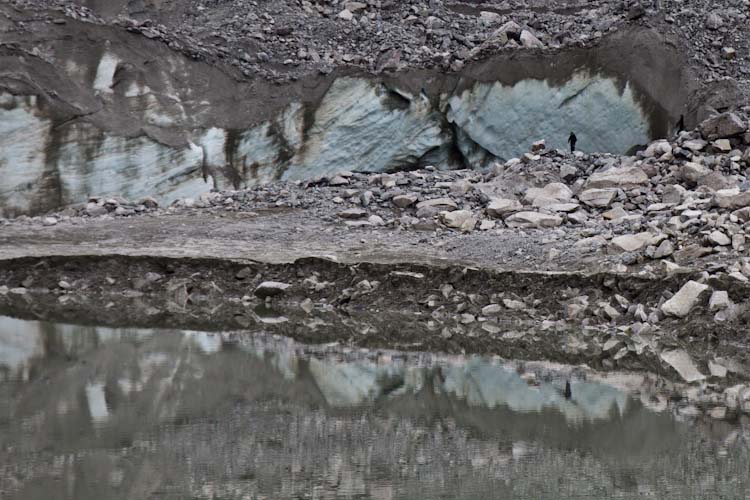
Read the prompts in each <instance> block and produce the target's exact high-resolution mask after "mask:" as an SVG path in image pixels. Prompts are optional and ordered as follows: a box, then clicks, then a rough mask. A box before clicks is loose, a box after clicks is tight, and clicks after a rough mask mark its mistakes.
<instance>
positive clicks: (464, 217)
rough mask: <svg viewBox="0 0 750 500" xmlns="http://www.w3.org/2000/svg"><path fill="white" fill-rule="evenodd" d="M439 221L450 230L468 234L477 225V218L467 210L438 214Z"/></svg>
mask: <svg viewBox="0 0 750 500" xmlns="http://www.w3.org/2000/svg"><path fill="white" fill-rule="evenodd" d="M440 220H441V221H442V222H443V224H445V225H446V226H448V227H450V228H452V229H458V230H460V231H462V232H470V231H473V230H474V227H475V226H476V225H477V218H476V217H475V216H474V214H473V213H472V212H471V211H469V210H455V211H453V212H440Z"/></svg>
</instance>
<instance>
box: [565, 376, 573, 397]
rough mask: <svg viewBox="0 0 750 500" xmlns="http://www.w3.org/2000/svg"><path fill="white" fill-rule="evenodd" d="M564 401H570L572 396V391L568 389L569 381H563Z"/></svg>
mask: <svg viewBox="0 0 750 500" xmlns="http://www.w3.org/2000/svg"><path fill="white" fill-rule="evenodd" d="M563 395H564V396H565V399H570V398H571V397H572V396H573V391H572V390H571V389H570V380H566V381H565V392H563Z"/></svg>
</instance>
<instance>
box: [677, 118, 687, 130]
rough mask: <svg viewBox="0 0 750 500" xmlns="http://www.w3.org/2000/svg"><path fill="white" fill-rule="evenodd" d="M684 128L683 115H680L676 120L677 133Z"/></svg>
mask: <svg viewBox="0 0 750 500" xmlns="http://www.w3.org/2000/svg"><path fill="white" fill-rule="evenodd" d="M683 130H685V115H680V121H678V122H677V133H678V134H679V133H680V132H682V131H683Z"/></svg>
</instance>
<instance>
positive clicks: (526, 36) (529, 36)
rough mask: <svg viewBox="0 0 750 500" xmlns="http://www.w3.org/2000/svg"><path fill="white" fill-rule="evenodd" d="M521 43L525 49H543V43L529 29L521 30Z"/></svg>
mask: <svg viewBox="0 0 750 500" xmlns="http://www.w3.org/2000/svg"><path fill="white" fill-rule="evenodd" d="M520 40H521V45H523V46H524V47H525V48H527V49H543V48H544V44H543V43H542V41H541V40H539V39H538V38H537V37H535V36H534V34H533V33H531V32H530V31H529V30H523V31H521V36H520Z"/></svg>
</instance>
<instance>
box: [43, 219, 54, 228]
mask: <svg viewBox="0 0 750 500" xmlns="http://www.w3.org/2000/svg"><path fill="white" fill-rule="evenodd" d="M42 225H43V226H47V227H49V226H55V225H57V219H56V218H54V217H45V218H44V219H42Z"/></svg>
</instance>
